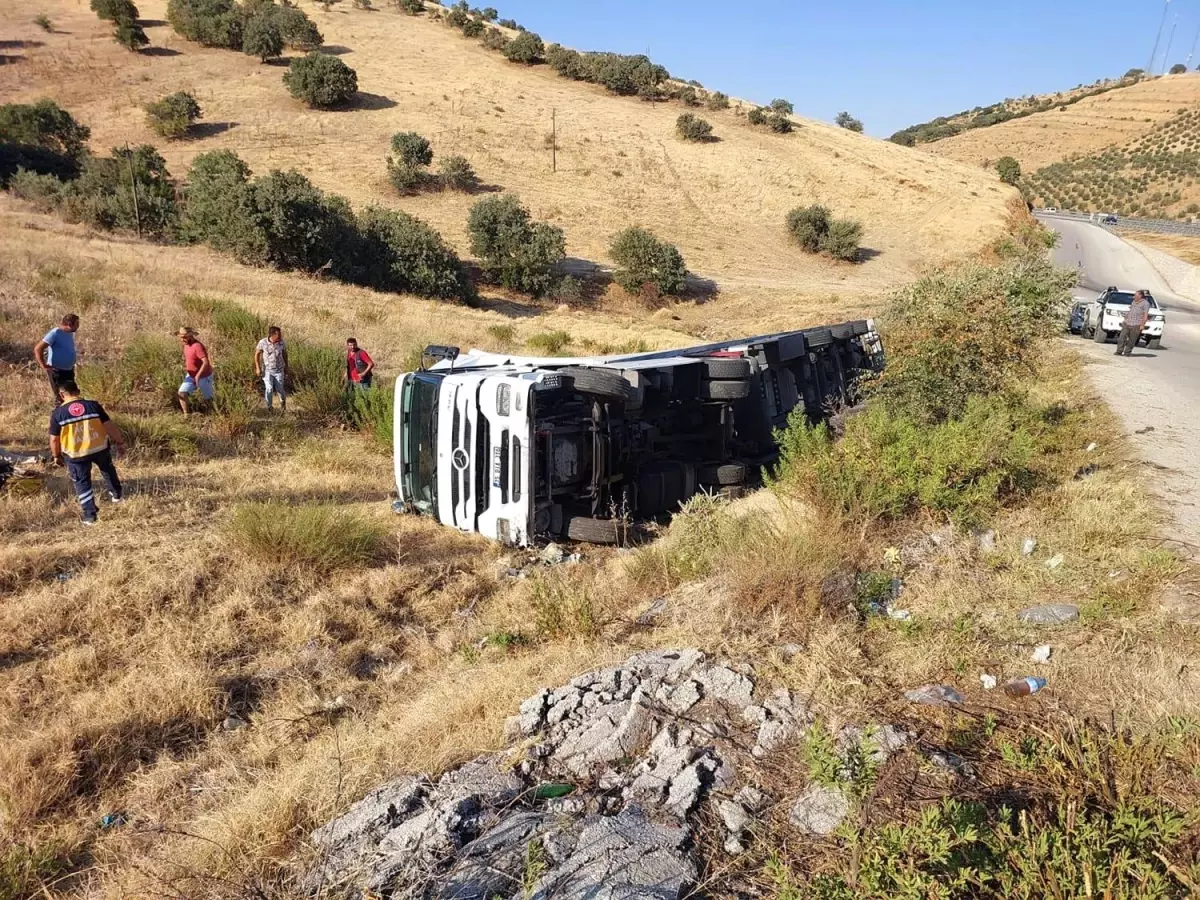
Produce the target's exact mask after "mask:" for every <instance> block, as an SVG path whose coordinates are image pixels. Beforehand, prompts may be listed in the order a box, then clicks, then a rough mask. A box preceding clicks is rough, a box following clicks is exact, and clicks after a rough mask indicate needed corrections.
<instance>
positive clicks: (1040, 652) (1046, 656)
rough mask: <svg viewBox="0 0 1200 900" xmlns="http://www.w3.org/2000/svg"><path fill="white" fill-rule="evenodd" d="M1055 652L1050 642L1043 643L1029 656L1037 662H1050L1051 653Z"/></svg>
mask: <svg viewBox="0 0 1200 900" xmlns="http://www.w3.org/2000/svg"><path fill="white" fill-rule="evenodd" d="M1053 652H1054V651H1053V650H1051V649H1050V645H1049V644H1042V645H1041V646H1040V647H1035V648H1034V650H1033V653H1032V654H1031V655H1030V657H1029V658H1030V659H1031V660H1033V661H1034V662H1035V663H1048V662H1050V654H1051V653H1053Z"/></svg>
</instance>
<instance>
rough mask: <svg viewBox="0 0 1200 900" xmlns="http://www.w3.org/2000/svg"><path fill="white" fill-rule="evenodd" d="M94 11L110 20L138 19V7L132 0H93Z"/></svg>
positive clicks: (102, 17)
mask: <svg viewBox="0 0 1200 900" xmlns="http://www.w3.org/2000/svg"><path fill="white" fill-rule="evenodd" d="M91 6H92V12H94V13H95V14H96V15H97V16H99V17H100V18H101V19H104V20H106V21H108V22H117V21H119V20H121V19H135V20H136V19H137V18H138V17H139V14H138V8H137V6H135V5H134V4H133V3H132V0H92V3H91Z"/></svg>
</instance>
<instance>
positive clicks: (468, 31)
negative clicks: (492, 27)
mask: <svg viewBox="0 0 1200 900" xmlns="http://www.w3.org/2000/svg"><path fill="white" fill-rule="evenodd" d="M486 29H487V26H486V25H484V24H483V19H480V18H477V17H475V16H472V17H470V18H469V19H467V21H465V22H464V23H463V25H462V33H463V37H468V38H477V37H480V36H481V35H482V34H483V32H484V31H485V30H486Z"/></svg>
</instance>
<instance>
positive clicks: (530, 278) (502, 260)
mask: <svg viewBox="0 0 1200 900" xmlns="http://www.w3.org/2000/svg"><path fill="white" fill-rule="evenodd" d="M467 231H468V232H469V233H470V235H471V252H472V253H474V254H475V255H476V256H477V257H479V261H480V263H481V264H482V267H483V270H484V272H485V274H486V275H487V276H488V277H489V278H492V279H494V280H496V281H499V282H500V283H501V284H502V285H504V286H505V287H507V288H512V289H513V290H520V291H528V292H530V293H532V294H540V293H543V292H545V291H546V290H548V289H549V287H550V285H551V282H552V277H551V274H552V272H553V271H554V267H555V266H556V265H557V264H558V263H560V262H561V261H562V260H563V258H564V257H565V256H566V240H565V238H564V236H563V232H562V229H561V228H558V227H556V226H554V225H550V224H548V223H546V222H536V221H534V220H533V217H532V216H530V215H529V210H527V209H526V208H525V207H524V206H522V205H521V201H519V200H518V199H517V198H516V197H514V196H512V195H511V194H505V195H503V196H499V197H488V198H486V199H484V200H480V201H479V202H478V203H476V204H475V206H474V207H472V208H471V215H470V217H469V218H468V219H467Z"/></svg>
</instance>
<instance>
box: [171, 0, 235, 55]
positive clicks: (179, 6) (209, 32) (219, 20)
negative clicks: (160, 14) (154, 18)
mask: <svg viewBox="0 0 1200 900" xmlns="http://www.w3.org/2000/svg"><path fill="white" fill-rule="evenodd" d="M167 20H168V21H169V22H170V23H171V27H172V28H174V29H175V31H176V32H178V33H179V34H180V35H182V36H183V37H185V38H187V39H188V40H189V41H195V42H196V43H198V44H203V45H204V46H205V47H225V48H227V49H230V50H240V49H241V47H242V25H243V18H242V11H241V9H240V8H239V7H238V5H237V3H236V2H234V0H169V2H168V3H167Z"/></svg>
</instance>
